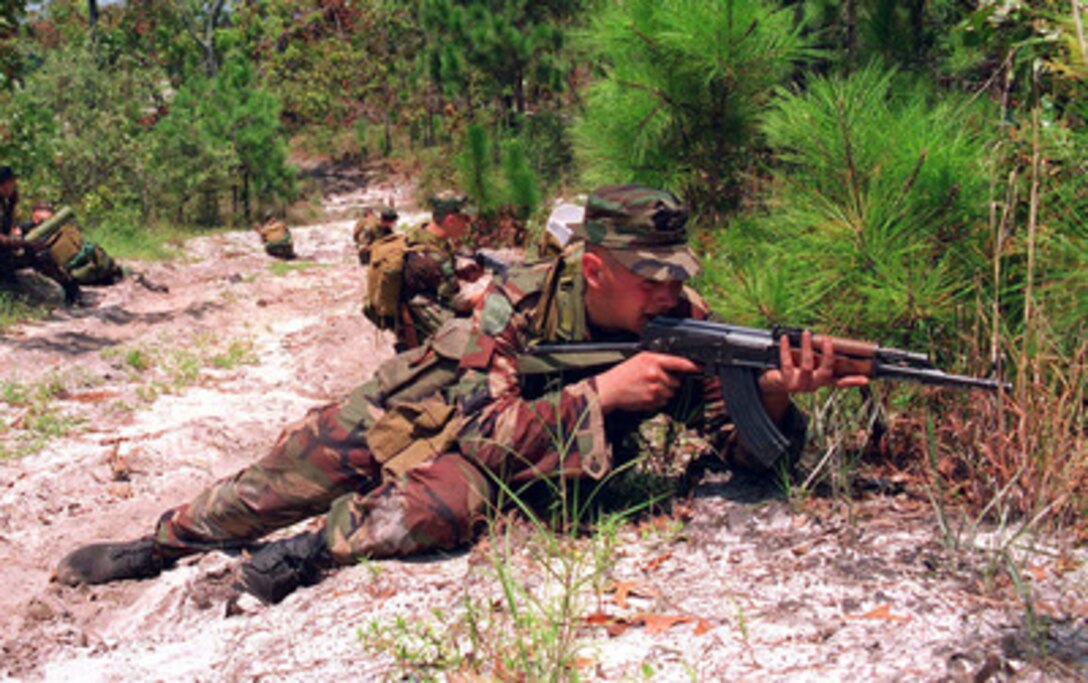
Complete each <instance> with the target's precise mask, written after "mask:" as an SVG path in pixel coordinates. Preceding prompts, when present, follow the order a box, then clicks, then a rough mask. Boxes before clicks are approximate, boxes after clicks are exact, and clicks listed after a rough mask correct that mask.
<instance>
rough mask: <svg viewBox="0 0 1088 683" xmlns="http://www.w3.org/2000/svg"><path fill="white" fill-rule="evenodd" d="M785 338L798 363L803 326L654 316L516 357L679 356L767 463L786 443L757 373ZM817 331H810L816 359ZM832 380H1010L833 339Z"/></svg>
mask: <svg viewBox="0 0 1088 683" xmlns="http://www.w3.org/2000/svg"><path fill="white" fill-rule="evenodd" d="M782 335H786V336H787V337H788V338H789V341H790V345H791V347H792V348H793V354H794V361H795V362H798V363H799V362H800V346H801V330H800V329H794V328H773V329H769V330H766V329H756V328H751V327H740V326H737V325H725V324H721V323H712V322H706V321H702V320H691V319H678V318H662V317H659V318H654V319H653V320H651V321H650V322H649V323H647V325H646V327H645V328H644V329H643V331H642V335H641V338H640V339H639V340H638V341H633V342H619V343H608V342H601V343H595V342H586V343H570V344H563V343H558V344H536V345H534V346H532V347H530V348H529V350H528V352H527V353H526V354H524V355H522V356H521V357H520V358H519V359H518V372H519V373H521V374H523V375H534V374H557V373H561V372H563V371H568V370H575V369H586V368H592V367H597V366H601V367H604V366H608V365H614V364H616V363H619V362H621V361H623V360H625V359H626V358H628V357H630V356H633V355H634V354H636V353H639V352H641V351H655V352H658V353H667V354H670V355H674V356H682V357H684V358H688V359H690V360H692V361H694V362H695V363H698V364H699V365H700V366H702V368H703V372H704V373H706V374H708V375H712V376H716V377H719V378H720V379H721V386H722V396H723V398H724V399H725V401H726V404H727V405H728V406H729V411H730V414H731V415H732V418H733V421H734V423H735V424H736V426H737V431H738V432H739V435H740V438H741V442H742V443H743V444H744V447H745V448H746V449H747V450H748V452H750V453H751V454H752V455H754V456H756V458H758V459H759V461H760V462H762V463H763V464H764V465H765V466H767V467H770V466H771V465H773V464H774V463H775V461H777V460H778V458H779V456H781V455H782V454H783V453H784V452H785V451H786V449H787V448H788V446H789V440H788V439H787V438H786V437H785V436H784V435H783V434H782V433H781V432H780V431H779V430H778V426H777V425H775V423H774V421H772V420H771V418H770V417H769V416H768V415H767V413H766V411H764V409H763V403H762V401H761V399H760V392H759V384H758V380H759V375H760V374H761V373H762V372H763V371H765V370H768V369H771V368H777V367H779V364H780V350H779V340H780V339H781V338H782ZM825 338H826V337H825V336H823V335H819V334H815V335H813V336H812V346H813V349H814V350H815V351H816V355H817V358H818V357H819V349H820V348H822V346H823V343H824V339H825ZM831 340H832V344H833V346H834V349H835V366H834V373H835V376H836V377H842V376H846V375H865V376H866V377H871V378H874V379H890V380H900V381H909V382H920V383H922V384H934V385H939V386H945V387H958V388H972V389H985V390H988V391H998V390H1000V389H1004V390H1005V391H1009V390H1010V389H1011V385H1009V384H1008V383H1005V382H1000V381H997V380H992V379H981V378H978V377H968V376H965V375H952V374H948V373H946V372H944V371H943V370H940V369H938V368H936V367H935V366H934V365H933V363H932V362H931V361H930V360H929V357H928V356H926V355H925V354H924V353H918V352H915V351H904V350H901V349H893V348H885V347H880V346H877V345H876V344H873V343H871V342H867V341H860V340H856V339H846V338H841V337H831Z"/></svg>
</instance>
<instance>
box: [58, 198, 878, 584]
mask: <svg viewBox="0 0 1088 683" xmlns="http://www.w3.org/2000/svg"><path fill="white" fill-rule="evenodd" d="M686 218H687V213H686V210H685V208H684V207H683V205H681V204H680V203H679V201H678V200H677V199H676V197H674V196H673V195H671V194H669V193H667V192H663V191H660V190H654V189H652V188H646V187H641V186H634V185H625V186H617V187H606V188H601V189H599V190H597V191H596V192H594V193H593V194H591V195H590V196H589V200H588V205H587V208H586V213H585V220H584V222H583V223H582V224H581V225H579V226H577V227H576V229H575V238H576V240H577V241H578V243H579V244H578V245H574V244H572V245H571V246H570V247H568V249H567V250H565V252H564V254H563V257H562V258H558V259H555V260H554V261H552V262H550V263H542V264H538V265H535V266H527V267H525V268H521V269H515V272H511V273H510V274H509V275H508V276H507V277H506V278H504V279H502V280H498V281H494V280H493V281H492V283H491V286H490V288H489V289H488V291H487V294H486V297H485V298H484V299H483V301H482V302H481V304H480V306H479V307H478V308H477V310H476V314H475V316H474V317H473V320H472V322H471V324H468V322H467V321H463V320H454V321H451V322H450V323H448V324H446V325H445V326H443V328H442V329H441V330H439V332H438V333H437V334H436V335H435V336H434V337H433V338H432V339H431V340H429V341H428V342H427V344H425V345H424V346H423V347H421V348H420V349H415V350H412V351H408V352H406V353H403V354H400V355H398V356H396V357H394V358H392V359H390V360H388V361H386V362H385V363H383V364H382V365H381V366H380V367H379V368H378V371H377V372H376V373H375V376H374V377H373V378H372V379H371V380H370V381H368V382H366V383H365V384H363V385H361V386H360V387H358V388H357V389H356V390H355V391H354V392H352V394H351V395H350V396H348V397H347V398H345V399H344V400H342V401H340V402H336V403H331V404H328V405H326V406H323V407H319V408H315V409H313V410H311V411H310V413H309V414H308V415H307V416H306V417H305V418H304V419H303V420H302V421H301V422H298V423H296V424H294V425H292V426H291V427H288V428H287V430H286V431H284V432H283V433H282V434H281V436H280V437H279V439H278V440H277V442H276V444H275V445H274V446H273V447H272V449H271V451H269V452H268V454H267V455H266V456H265V457H264V458H263V459H262V460H260V461H259V462H257V463H255V464H254V465H252V466H250V467H247V468H245V469H243V470H241V471H240V472H238V473H237V474H235V475H234V476H231V477H228V478H225V479H222V480H220V481H219V482H217V483H215V484H213V485H212V486H210V487H209V488H207V489H205V491H204V492H203V493H201V494H200V495H199V496H197V497H196V498H195V499H194V500H193V501H192V502H191V503H189V504H185V505H181V506H179V507H176V508H173V509H171V510H167V511H166V512H165V513H164V514H163V515H162V516H161V517H160V518H159V520H158V523H157V526H156V528H155V531H154V533H153V534H152V535H149V536H145V537H144V538H142V539H139V540H135V541H130V542H126V543H98V544H93V545H87V546H84V547H82V548H80V549H78V550H76V551H74V552H72V553H71V554H69V555H68V556H67V557H65V558H64V559H63V560H62V561H61V563H60V565H59V566H58V568H57V573H56V578H57V580H59V581H61V582H63V583H66V584H70V585H78V584H95V583H105V582H108V581H116V580H119V579H132V578H148V577H152V576H156V575H158V574H159V573H160V572H161V571H162V570H163V569H165V568H167V567H170V566H171V565H172V564H173V563H174V562H176V561H177V560H178V559H179V558H181V557H183V556H185V555H189V554H192V553H198V552H205V551H207V550H211V549H215V548H231V547H240V546H245V545H247V544H250V543H253V542H255V541H257V540H258V539H260V538H261V537H262V536H264V535H266V534H268V533H271V532H272V531H274V530H276V529H280V528H283V527H286V526H289V525H291V524H294V523H296V522H298V521H300V520H303V519H307V518H310V517H314V516H317V515H322V516H323V517H322V519H321V520H320V522H319V524H318V527H317V529H316V530H311V531H306V532H303V533H301V534H299V535H296V536H293V537H290V538H287V539H284V540H279V541H275V542H272V543H269V544H267V545H265V546H264V547H263V548H262V549H261V550H259V551H257V552H256V553H254V554H253V556H252V558H250V559H249V560H248V561H247V562H246V563H245V564H243V566H242V569H241V577H240V583H239V587H240V588H242V589H243V590H246V591H248V592H250V593H252V594H253V595H255V596H257V597H258V598H260V599H261V600H263V601H265V602H270V603H271V602H278V601H279V600H281V599H283V598H284V597H285V596H286V595H288V594H289V593H290V592H292V591H293V590H295V589H296V588H297V587H299V586H302V585H309V584H313V583H315V582H317V581H318V580H320V578H321V575H322V573H323V572H324V571H326V570H327V569H329V568H331V567H333V566H335V565H347V564H352V563H355V562H358V561H359V560H360V558H370V559H374V558H384V557H403V556H408V555H412V554H416V553H421V552H426V551H433V550H438V549H449V548H454V547H456V546H458V545H462V544H464V543H466V542H468V541H470V540H471V539H472V537H473V533H474V532H475V531H476V530H477V529H478V523H479V522H480V521H481V519H483V518H484V517H486V515H487V514H488V513H489V512H491V511H492V510H493V508H494V506H495V505H496V502H497V501H498V500H499V498H500V494H501V492H502V491H510V490H518V489H519V488H520V487H521V486H523V485H525V484H528V483H530V482H534V481H539V480H542V479H549V480H550V479H554V478H558V477H565V478H569V479H579V478H586V479H588V480H590V481H594V480H595V481H600V480H601V479H602V478H604V477H605V476H606V475H607V474H608V473H609V472H610V471H613V470H614V469H615V468H616V467H617V466H619V465H620V464H621V462H622V460H623V458H625V457H630V456H631V455H632V453H631V451H630V444H631V439H630V438H629V437H631V436H632V435H634V434H635V433H637V430H638V427H639V423H640V422H641V421H642V420H643V419H645V418H647V417H649V416H652V415H654V414H657V413H660V412H671V413H672V414H674V415H677V416H680V415H683V416H685V418H686V419H689V420H694V421H695V422H696V424H697V425H699V426H701V428H702V429H703V431H704V433H705V434H707V436H708V437H710V438H712V439H714V440H715V441H716V442H717V445H718V446H719V451H718V452H720V453H722V455H723V457H725V458H727V460H728V461H730V462H733V463H735V464H738V465H740V466H743V465H744V464H745V463H746V462H750V461H752V460H753V459H752V458H751V457H746V454H745V452H744V447H743V444H741V442H740V441H739V440H738V438H737V434H736V432H735V430H733V429H731V425H730V423H729V420H728V416H727V415H725V414H724V413H723V412H722V411H721V410H720V407H721V401H720V384H716V380H715V381H704V380H703V378H702V376H701V375H699V374H698V370H699V367H698V366H697V365H696V364H695V363H693V362H691V361H690V360H688V359H686V358H682V357H677V356H670V355H666V354H661V353H653V352H643V353H639V354H637V355H635V356H632V357H631V358H629V359H627V360H625V361H623V362H621V363H619V364H617V365H613V366H611V367H607V368H606V369H603V370H602V369H601V367H600V366H599V365H596V366H588V365H587V367H585V368H583V369H581V370H577V371H572V372H569V373H564V374H561V375H559V376H558V377H556V378H555V381H554V382H550V383H544V384H542V385H541V386H532V385H529V384H525V383H523V378H522V377H520V376H519V374H518V359H519V356H520V355H521V354H524V353H525V352H526V351H527V349H528V348H529V346H530V345H531V344H533V343H534V342H563V341H610V340H611V341H632V340H637V339H638V336H639V333H640V332H641V330H642V329H643V327H644V326H645V325H646V324H647V322H648V321H649V320H650V319H651V318H653V317H654V316H658V315H667V316H673V317H684V318H688V317H694V318H703V317H705V316H706V309H705V305H704V304H703V303H702V301H701V300H700V299H699V298H698V296H697V295H696V294H695V293H694V292H693V291H691V290H690V289H687V288H685V287H684V281H685V280H687V279H688V278H690V277H693V276H694V275H695V274H696V273H697V272H698V269H699V264H698V261H697V260H696V258H695V255H694V254H693V253H692V252H691V251H690V249H689V248H688V247H687V245H686V232H685V229H684V228H685V221H686ZM575 246H577V247H578V248H575ZM781 344H782V348H781V355H782V360H781V367H779V368H775V369H772V370H767V371H765V372H763V373H762V374H761V375H760V377H759V378H758V389H759V395H760V399H759V400H760V401H761V403H762V408H763V410H764V411H765V412H766V414H767V417H768V418H769V419H770V420H771V421H773V422H774V423H775V424H776V425H777V426H778V428H779V429H780V430H781V432H782V433H783V434H784V435H785V436H787V437H788V441H789V445H788V446H787V447H786V449H785V450H784V451H783V453H781V456H780V457H787V456H788V455H789V454H790V453H795V452H796V450H797V449H798V448H799V447H800V444H801V443H803V439H804V433H805V425H806V420H805V418H804V416H803V415H802V414H801V413H800V411H799V410H798V409H797V408H796V407H795V406H794V405H793V403H792V402H791V400H790V396H791V394H794V393H798V392H811V391H815V390H816V389H818V388H819V387H823V386H831V385H837V386H854V385H858V384H863V383H865V382H866V381H867V378H866V377H864V376H845V377H842V378H840V379H837V380H836V378H835V375H834V366H835V363H836V362H841V359H838V358H837V357H836V355H835V352H834V347H833V346H832V341H831V339H830V338H827V340H826V341H825V343H824V344H823V346H822V347H821V349H820V357H819V360H818V361H816V360H815V357H816V350H815V349H814V348H813V343H812V336H811V335H810V334H809V333H808V332H807V331H806V332H805V333H803V334H802V337H801V349H800V356H799V357H800V363H799V364H795V361H794V360H793V357H792V355H791V353H790V351H789V341H788V339H787V338H786V337H785V336H783V337H782V340H781ZM715 395H717V396H718V399H717V400H715V398H714V397H715ZM700 408H701V409H700ZM631 503H632V505H640V504H642V503H644V501H631Z"/></svg>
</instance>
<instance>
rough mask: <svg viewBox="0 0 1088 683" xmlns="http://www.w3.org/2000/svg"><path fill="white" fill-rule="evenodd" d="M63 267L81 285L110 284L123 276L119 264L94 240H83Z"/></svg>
mask: <svg viewBox="0 0 1088 683" xmlns="http://www.w3.org/2000/svg"><path fill="white" fill-rule="evenodd" d="M65 268H66V269H67V270H68V272H69V273H71V275H72V277H73V278H75V280H76V282H78V283H79V284H81V285H112V284H113V283H115V282H117V281H119V280H120V279H121V278H123V277H124V271H123V270H122V269H121V266H120V265H118V263H117V262H116V261H114V260H113V257H111V256H110V255H109V254H107V253H106V251H105V249H103V248H102V247H100V246H98V245H97V244H95V243H94V242H86V241H85V242H84V243H83V248H82V249H80V252H79V253H78V254H76V256H75V257H74V258H73V259H72V260H71V261H69V262H68V263H67V264H66V265H65Z"/></svg>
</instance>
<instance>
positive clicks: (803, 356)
mask: <svg viewBox="0 0 1088 683" xmlns="http://www.w3.org/2000/svg"><path fill="white" fill-rule="evenodd" d="M778 341H779V343H778V350H779V367H777V368H772V369H770V370H766V371H764V372H763V374H762V375H760V377H759V392H760V395H761V396H762V398H763V407H764V409H766V411H767V414H768V415H769V416H770V417H771V419H772V420H775V421H778V420H779V419H781V417H782V415H784V414H785V412H786V410H787V409H788V408H789V404H790V395H791V394H804V393H811V392H813V391H816V390H817V389H820V388H822V387H838V388H847V387H860V386H865V385H866V384H868V383H869V378H868V377H867V376H865V375H860V374H845V375H842V374H837V373H836V358H835V347H834V340H833V339H832V338H831V337H823V338H822V339H821V340H820V341H821V348H820V353H819V359H818V360H817V357H816V353H815V351H814V349H813V343H812V332H811V331H809V330H804V331H803V332H802V333H801V348H800V349H794V348H792V347H791V345H790V340H789V337H788V336H786V335H782V336H781V337H779V340H778ZM843 363H844V360H843V359H839V363H838V367H840V368H841V367H842V366H843Z"/></svg>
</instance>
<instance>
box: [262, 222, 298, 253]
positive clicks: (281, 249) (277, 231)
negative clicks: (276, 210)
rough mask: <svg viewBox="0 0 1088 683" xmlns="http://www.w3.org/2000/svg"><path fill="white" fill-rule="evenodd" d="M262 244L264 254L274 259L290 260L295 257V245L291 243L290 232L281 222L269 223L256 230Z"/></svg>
mask: <svg viewBox="0 0 1088 683" xmlns="http://www.w3.org/2000/svg"><path fill="white" fill-rule="evenodd" d="M256 230H257V233H258V234H259V235H260V236H261V242H262V243H263V244H264V250H265V253H267V254H268V255H269V256H275V257H276V258H282V259H292V258H294V257H295V245H294V243H293V242H292V241H291V231H290V230H288V229H287V224H286V223H284V222H283V221H278V220H274V221H269V222H267V223H265V224H263V225H259V226H257V228H256Z"/></svg>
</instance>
